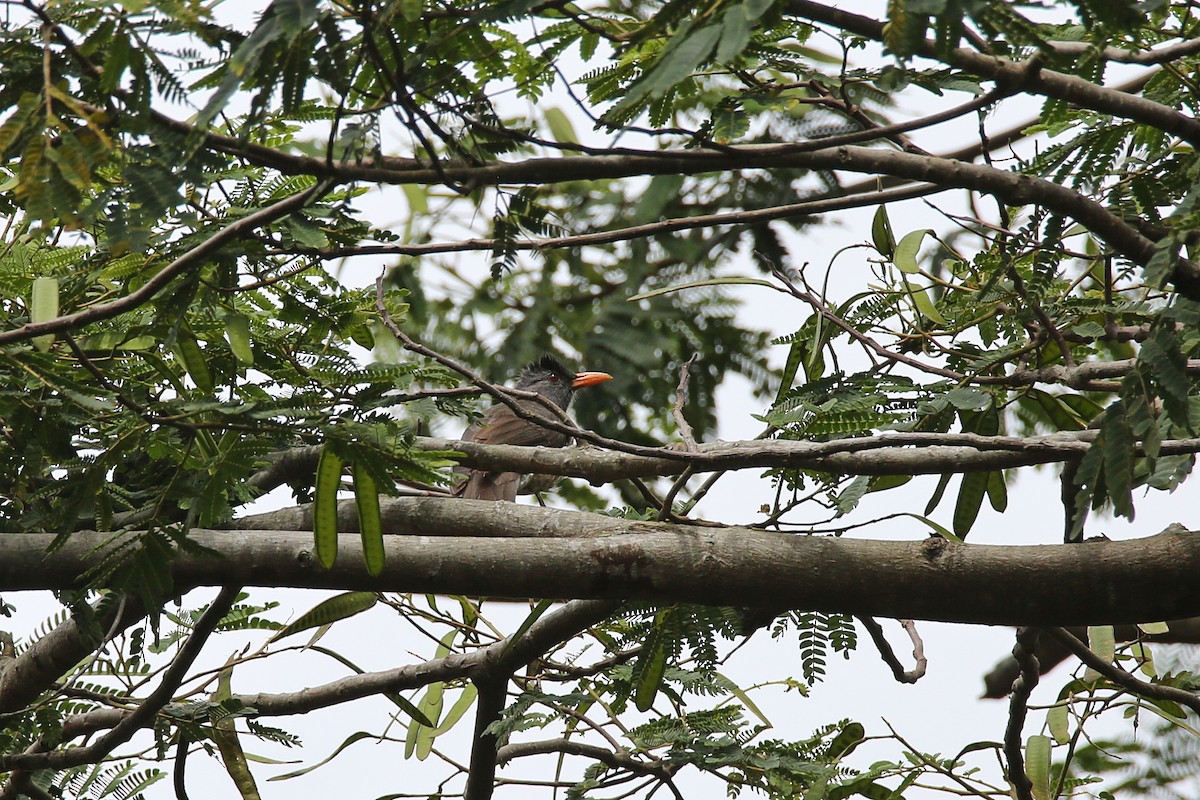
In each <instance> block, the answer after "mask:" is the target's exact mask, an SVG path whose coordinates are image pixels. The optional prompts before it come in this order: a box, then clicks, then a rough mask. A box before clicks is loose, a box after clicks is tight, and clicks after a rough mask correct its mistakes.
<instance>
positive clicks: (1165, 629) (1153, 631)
mask: <svg viewBox="0 0 1200 800" xmlns="http://www.w3.org/2000/svg"><path fill="white" fill-rule="evenodd" d="M1138 627H1139V628H1141V630H1142V633H1145V634H1146V635H1148V636H1161V635H1162V634H1164V633H1170V632H1171V628H1170V626H1168V625H1167V623H1165V622H1139V623H1138Z"/></svg>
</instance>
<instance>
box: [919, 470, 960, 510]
mask: <svg viewBox="0 0 1200 800" xmlns="http://www.w3.org/2000/svg"><path fill="white" fill-rule="evenodd" d="M952 477H954V476H953V475H952V474H951V473H949V472H947V473H945V474H943V475H942V476H941V477H940V478H938V484H937V486H936V487H934V490H933V494H932V495H930V497H929V502H928V503H926V504H925V514H926V515H927V516H928V515H929V514H932V513H933V511H934V509H935V508H937V507H938V504H939V503H941V502H942V495H944V494H945V493H946V487H947V486H949V485H950V479H951V478H952Z"/></svg>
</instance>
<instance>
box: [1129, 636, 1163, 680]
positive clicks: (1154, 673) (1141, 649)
mask: <svg viewBox="0 0 1200 800" xmlns="http://www.w3.org/2000/svg"><path fill="white" fill-rule="evenodd" d="M1129 652H1130V654H1132V655H1133V657H1134V658H1135V659H1137V662H1138V669H1139V670H1140V671H1141V673H1142V674H1143V675H1145V676H1146V677H1148V678H1156V677H1158V670H1157V669H1156V668H1155V666H1154V654H1153V653H1152V652H1151V651H1150V645H1148V644H1146V643H1145V642H1132V643H1131V644H1130V645H1129Z"/></svg>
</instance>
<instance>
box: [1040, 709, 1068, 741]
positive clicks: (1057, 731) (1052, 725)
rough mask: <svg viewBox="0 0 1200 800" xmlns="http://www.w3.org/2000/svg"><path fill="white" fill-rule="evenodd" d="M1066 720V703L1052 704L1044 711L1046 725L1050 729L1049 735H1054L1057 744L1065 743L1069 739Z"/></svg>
mask: <svg viewBox="0 0 1200 800" xmlns="http://www.w3.org/2000/svg"><path fill="white" fill-rule="evenodd" d="M1068 722H1069V717H1068V709H1067V704H1066V703H1058V704H1056V705H1053V706H1051V707H1050V710H1049V711H1047V712H1046V727H1047V728H1049V729H1050V735H1051V736H1053V737H1054V741H1056V742H1058V743H1059V744H1066V743H1067V742H1069V741H1071V729H1070V726H1069V724H1068Z"/></svg>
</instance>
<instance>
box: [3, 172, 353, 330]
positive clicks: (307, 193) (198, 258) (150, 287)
mask: <svg viewBox="0 0 1200 800" xmlns="http://www.w3.org/2000/svg"><path fill="white" fill-rule="evenodd" d="M331 185H332V184H331V183H330V182H328V181H319V182H318V183H317V184H315V185H314V186H311V187H309V188H308V189H305V190H304V191H302V192H297V193H296V194H294V195H291V196H290V197H285V198H284V199H282V200H280V201H278V202H276V203H272V204H271V205H269V206H267V207H266V208H261V209H259V210H258V211H255V212H254V213H253V214H248V215H246V216H244V217H242V218H241V219H236V220H234V221H233V222H230V223H229V224H227V225H226V226H225V227H224V228H221V229H220V230H219V231H217V232H216V233H214V234H213V235H211V236H209V237H208V238H207V239H205V240H204V241H203V242H201V243H200V244H198V245H196V246H195V247H193V248H191V249H190V250H188V251H187V252H185V253H184V254H183V255H181V256H179V257H178V258H176V259H175V260H174V261H172V262H171V263H170V264H168V265H167V266H165V267H163V268H162V269H161V270H159V272H158V273H157V274H155V275H154V276H153V277H151V278H150V279H149V280H148V281H146V282H145V283H144V284H142V285H141V286H140V287H138V288H137V289H135V290H134V291H132V292H130V293H129V294H127V295H125V296H124V297H120V298H118V299H116V300H111V301H109V302H107V303H97V304H95V305H92V306H88V307H87V308H84V309H83V310H82V311H76V312H75V313H74V314H65V315H63V316H61V317H55V318H54V319H48V320H46V321H45V322H28V323H26V324H24V325H22V326H21V327H19V328H14V329H12V330H8V331H0V344H6V343H8V342H19V341H23V340H25V339H32V338H34V337H35V336H41V335H43V334H48V333H59V332H61V331H69V330H74V329H75V328H78V327H81V326H83V325H86V324H88V323H90V322H98V321H100V320H105V319H111V318H112V317H115V316H117V315H118V314H123V313H125V312H126V311H132V310H133V309H135V308H137V307H138V306H140V305H142V304H143V303H146V302H148V301H149V300H150V299H151V298H153V297H154V296H155V295H156V294H158V293H159V292H160V291H162V290H163V289H165V288H166V287H167V285H168V284H169V283H170V282H171V281H173V280H175V278H177V277H178V276H180V275H182V274H183V273H184V272H186V271H187V270H189V269H193V268H196V267H199V266H200V265H202V264H204V263H205V261H206V260H207V259H208V258H210V257H211V256H212V255H213V254H215V253H216V252H217V251H218V250H220V249H221V248H222V247H224V246H225V245H227V244H229V243H230V242H232V241H234V240H236V239H238V238H239V237H241V236H244V235H246V234H248V233H249V232H250V231H253V230H255V229H256V228H260V227H262V226H263V225H269V224H270V223H272V222H274V221H276V220H278V219H282V218H283V217H286V216H288V215H289V214H292V213H294V212H296V211H299V210H300V209H301V208H303V207H304V206H306V205H307V204H308V203H309V202H311V201H312V200H313V199H315V198H317V197H320V196H321V195H322V194H324V193H325V192H327V191H328V190H329V187H330V186H331Z"/></svg>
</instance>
